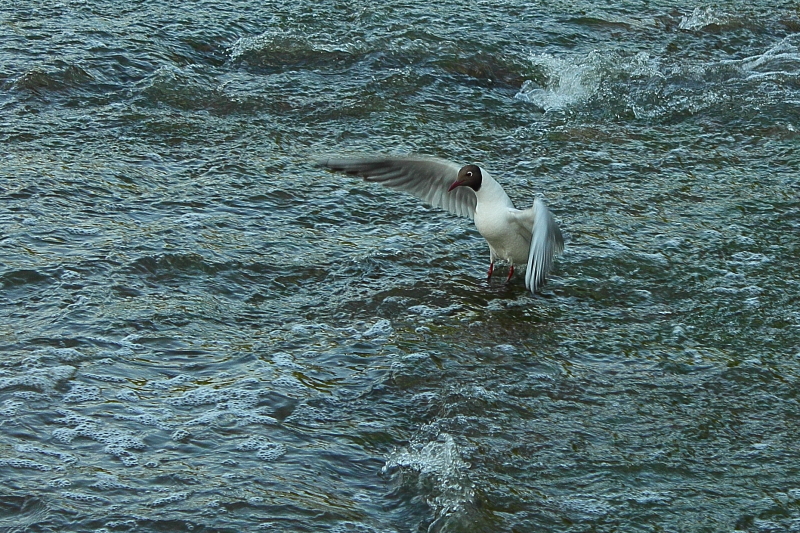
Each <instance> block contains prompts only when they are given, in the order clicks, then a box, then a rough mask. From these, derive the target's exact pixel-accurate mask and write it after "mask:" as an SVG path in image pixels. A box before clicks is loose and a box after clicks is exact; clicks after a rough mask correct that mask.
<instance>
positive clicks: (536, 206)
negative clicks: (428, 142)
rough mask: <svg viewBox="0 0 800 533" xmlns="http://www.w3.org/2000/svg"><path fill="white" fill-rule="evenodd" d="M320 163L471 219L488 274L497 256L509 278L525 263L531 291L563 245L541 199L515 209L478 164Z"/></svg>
mask: <svg viewBox="0 0 800 533" xmlns="http://www.w3.org/2000/svg"><path fill="white" fill-rule="evenodd" d="M319 164H320V165H322V166H326V167H328V168H330V169H333V170H339V171H344V172H347V173H349V174H356V175H358V176H361V177H363V178H364V179H366V180H367V181H377V182H379V183H382V184H383V185H386V186H387V187H391V188H394V189H399V190H402V191H406V192H408V193H411V194H413V195H414V196H416V197H418V198H420V199H422V200H423V201H425V202H426V203H428V204H431V205H433V206H436V207H440V208H442V209H445V210H447V211H449V212H451V213H454V214H456V215H460V216H468V217H470V218H472V219H473V220H474V221H475V227H476V229H477V230H478V232H479V233H480V234H481V235H482V236H483V238H484V239H486V242H487V243H488V244H489V256H490V257H489V259H490V265H489V277H491V275H492V271H493V269H494V262H495V260H498V259H499V260H502V261H507V262H508V263H509V264H510V265H511V266H510V271H509V276H508V277H509V279H510V278H511V275H512V274H513V272H514V266H515V265H526V270H525V285H526V287H528V289H530V291H531V292H536V290H537V289H538V288H539V287H541V285H542V284H543V283H544V281H545V278H546V276H547V273H548V272H549V271H550V268H551V266H552V262H553V257H554V256H555V255H556V254H558V253H560V252H561V251H562V250H563V249H564V239H563V237H562V236H561V230H560V229H559V228H558V224H556V222H555V220H554V219H553V216H552V214H551V213H550V211H549V210H548V209H547V207H546V206H545V204H544V202H543V201H542V200H540V199H538V198H537V199H536V200H535V201H534V203H533V206H532V207H531V208H529V209H525V210H520V209H516V208H515V207H514V204H513V202H512V201H511V199H510V198H509V197H508V195H507V194H506V192H505V191H504V190H503V187H502V186H501V185H500V184H499V183H497V182H496V181H495V180H494V178H492V176H491V175H490V174H489V173H488V172H487V171H486V170H484V169H482V168H480V167H478V166H475V165H466V166H463V167H461V166H459V165H457V164H455V163H452V162H450V161H447V160H444V159H439V158H435V157H425V156H398V157H392V156H371V157H341V158H340V157H336V158H322V159H320V160H319Z"/></svg>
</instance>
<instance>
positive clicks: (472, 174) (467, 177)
mask: <svg viewBox="0 0 800 533" xmlns="http://www.w3.org/2000/svg"><path fill="white" fill-rule="evenodd" d="M482 181H483V176H482V175H481V167H479V166H478V165H466V166H463V167H461V170H459V171H458V178H457V179H456V181H454V182H453V184H452V185H451V186H450V188H449V189H447V192H450V191H452V190H453V189H455V188H456V187H469V188H470V189H472V190H473V191H475V192H478V191H479V190H480V188H481V182H482Z"/></svg>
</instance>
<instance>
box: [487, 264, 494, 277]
mask: <svg viewBox="0 0 800 533" xmlns="http://www.w3.org/2000/svg"><path fill="white" fill-rule="evenodd" d="M492 272H494V261H492V262H491V263H489V275H488V276H487V277H486V281H489V280H490V279H492Z"/></svg>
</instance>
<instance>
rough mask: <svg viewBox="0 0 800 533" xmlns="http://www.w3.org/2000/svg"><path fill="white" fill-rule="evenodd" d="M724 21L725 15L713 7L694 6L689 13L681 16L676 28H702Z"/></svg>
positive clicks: (691, 29)
mask: <svg viewBox="0 0 800 533" xmlns="http://www.w3.org/2000/svg"><path fill="white" fill-rule="evenodd" d="M726 21H727V17H726V16H725V15H723V14H721V13H717V12H716V11H715V10H714V8H711V7H696V8H694V11H692V14H691V15H687V16H684V17H681V21H680V22H679V23H678V28H680V29H682V30H687V31H693V30H702V29H703V28H705V27H707V26H711V25H714V24H716V25H720V24H724V23H725V22H726Z"/></svg>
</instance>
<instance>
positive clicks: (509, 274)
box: [506, 265, 514, 283]
mask: <svg viewBox="0 0 800 533" xmlns="http://www.w3.org/2000/svg"><path fill="white" fill-rule="evenodd" d="M513 275H514V265H511V266H510V267H508V277H507V278H506V283H508V282H509V281H511V276H513Z"/></svg>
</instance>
